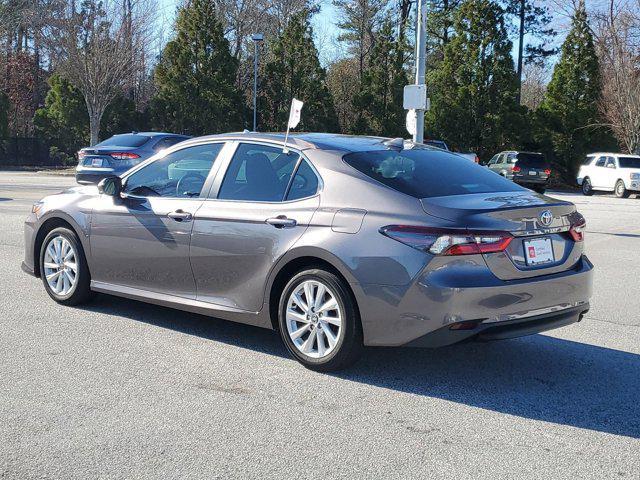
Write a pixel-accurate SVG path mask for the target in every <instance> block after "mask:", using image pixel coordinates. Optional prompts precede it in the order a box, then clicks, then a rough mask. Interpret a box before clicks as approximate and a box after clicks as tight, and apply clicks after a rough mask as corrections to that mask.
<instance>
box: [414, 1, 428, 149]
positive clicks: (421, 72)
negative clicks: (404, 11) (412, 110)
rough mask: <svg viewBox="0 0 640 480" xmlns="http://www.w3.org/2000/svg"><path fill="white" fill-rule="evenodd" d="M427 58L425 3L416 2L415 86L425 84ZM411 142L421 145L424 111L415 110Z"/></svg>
mask: <svg viewBox="0 0 640 480" xmlns="http://www.w3.org/2000/svg"><path fill="white" fill-rule="evenodd" d="M426 56H427V2H426V0H418V11H417V15H416V85H424V84H425V71H426ZM413 141H414V142H416V143H422V142H423V141H424V110H423V109H420V110H416V131H415V133H414V134H413Z"/></svg>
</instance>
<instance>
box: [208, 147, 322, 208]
mask: <svg viewBox="0 0 640 480" xmlns="http://www.w3.org/2000/svg"><path fill="white" fill-rule="evenodd" d="M228 143H233V144H234V145H233V150H231V149H230V152H229V154H228V156H226V157H225V158H224V159H223V160H224V163H223V164H221V165H220V168H219V169H218V173H217V174H216V178H215V179H214V180H213V182H212V184H211V188H210V189H209V193H208V195H207V196H206V197H205V199H204V200H205V201H207V200H215V201H218V202H235V203H259V204H267V205H268V204H272V205H282V204H288V203H294V202H301V201H303V200H308V199H310V198H314V197H317V196H318V195H320V193H321V192H322V190H323V188H324V181H323V179H322V176H321V175H320V173H318V169H317V168H316V167H315V165H314V164H313V162H311V160H309V158H308V157H307V156H306V155H305V154H304V153H303V152H302V150H300V149H298V148H295V147H290V146H287V149H288V150H289V151H290V152H294V153H297V154H298V155H299V157H298V161H297V162H296V165H295V167H294V169H293V170H292V172H291V178H289V183H288V184H287V188H286V189H285V192H284V195H283V197H282V200H280V201H266V200H238V199H235V198H219V195H220V188H221V187H222V182H223V181H224V177H225V175H226V174H227V171H228V169H229V167H230V166H231V162H232V161H233V157H234V156H235V153H236V151H237V150H238V148H239V147H240V144H249V145H261V146H265V147H272V148H283V147H284V146H283V145H282V144H281V143H277V142H269V141H259V140H231V141H229V142H228ZM303 159H304V160H305V161H306V162H307V164H309V166H310V167H311V169H312V170H313V173H314V174H315V176H316V177H317V178H318V189H317V190H316V193H314V194H313V195H309V196H307V197H302V198H296V199H295V200H286V198H287V195H289V190H290V189H291V184H292V182H293V178H294V177H295V176H296V174H297V172H298V168H299V167H300V164H301V162H302V160H303Z"/></svg>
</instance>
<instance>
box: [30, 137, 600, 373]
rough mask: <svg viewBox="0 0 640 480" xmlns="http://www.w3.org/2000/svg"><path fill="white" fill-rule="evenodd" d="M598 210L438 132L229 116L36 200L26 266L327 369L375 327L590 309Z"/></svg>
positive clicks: (379, 332)
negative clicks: (267, 339) (242, 333)
mask: <svg viewBox="0 0 640 480" xmlns="http://www.w3.org/2000/svg"><path fill="white" fill-rule="evenodd" d="M584 228H585V222H584V218H583V217H582V216H581V215H580V214H579V213H578V212H577V211H576V208H575V206H574V205H573V204H571V203H568V202H564V201H559V200H554V199H551V198H549V197H545V196H543V195H540V194H536V193H533V192H531V191H529V190H526V189H524V188H522V187H520V186H518V185H516V184H514V183H512V182H510V181H508V180H506V179H504V178H502V177H500V176H498V175H495V174H494V173H492V172H490V171H489V170H487V169H485V168H483V167H480V166H478V165H475V164H474V163H471V162H469V161H467V160H466V159H464V158H461V157H459V156H457V155H453V154H450V153H448V152H445V151H442V150H439V149H434V148H431V147H428V146H425V145H417V144H413V143H411V142H405V141H402V140H401V139H384V138H374V137H355V136H341V135H331V134H300V135H294V136H291V137H290V138H289V143H288V145H286V146H285V145H284V138H283V136H282V135H279V134H256V133H244V134H228V135H217V136H209V137H202V138H195V139H191V140H188V141H186V142H182V143H180V144H178V145H176V146H174V147H172V148H170V149H168V150H166V151H164V152H162V153H159V154H158V155H156V156H154V157H152V158H150V159H149V160H147V161H145V162H143V163H142V164H140V165H138V166H137V167H135V168H134V169H132V170H130V171H128V172H127V173H126V174H124V175H123V176H122V177H109V178H106V179H105V180H103V181H102V182H101V183H100V185H98V186H89V187H76V188H72V189H70V190H68V191H66V192H62V193H60V194H57V195H52V196H49V197H46V198H45V199H43V200H42V201H40V202H37V203H36V204H35V205H34V206H33V210H32V214H31V215H30V216H29V218H28V219H27V221H26V224H25V237H26V254H25V261H24V263H23V269H24V270H25V271H27V272H29V273H31V274H33V275H36V276H38V277H41V278H42V280H43V284H44V288H45V289H46V291H47V292H48V294H49V295H50V296H51V297H52V298H53V299H54V300H55V301H57V302H59V303H62V304H66V305H76V304H79V303H81V302H85V301H88V300H89V299H90V297H91V295H92V294H93V293H94V292H101V293H106V294H110V295H118V296H122V297H127V298H131V299H135V300H141V301H145V302H150V303H155V304H159V305H164V306H168V307H173V308H177V309H181V310H186V311H189V312H197V313H201V314H205V315H211V316H215V317H219V318H223V319H227V320H232V321H237V322H242V323H247V324H251V325H256V326H260V327H265V328H272V329H276V330H278V331H279V332H280V335H281V336H282V339H283V341H284V344H285V345H286V347H287V348H288V350H289V351H290V353H291V354H292V355H293V356H294V357H295V358H296V359H297V360H299V361H300V362H301V363H302V364H304V365H305V366H307V367H309V368H313V369H316V370H322V371H328V370H335V369H338V368H342V367H345V366H346V365H348V364H349V363H351V362H353V361H354V360H355V359H356V358H357V356H358V354H359V353H360V352H361V350H362V348H363V346H367V345H393V346H400V345H406V346H422V347H437V346H444V345H450V344H453V343H457V342H461V341H464V340H469V339H478V340H492V339H503V338H511V337H516V336H521V335H528V334H532V333H536V332H540V331H544V330H548V329H552V328H556V327H560V326H563V325H567V324H570V323H573V322H576V321H579V320H580V319H581V318H582V317H583V315H584V314H585V313H586V312H587V310H588V309H589V298H590V296H591V291H592V269H593V267H592V264H591V263H590V262H589V260H588V259H587V257H586V256H585V255H584V253H583V237H584Z"/></svg>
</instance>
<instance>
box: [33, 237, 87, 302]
mask: <svg viewBox="0 0 640 480" xmlns="http://www.w3.org/2000/svg"><path fill="white" fill-rule="evenodd" d="M40 276H41V277H42V283H44V288H45V290H46V291H47V293H48V294H49V296H50V297H51V298H53V299H54V300H55V301H56V302H58V303H61V304H63V305H77V304H79V303H83V302H85V301H87V300H88V299H89V298H90V297H91V294H92V292H91V290H90V288H89V284H90V283H91V279H90V276H89V269H88V267H87V260H86V259H85V256H84V251H83V250H82V245H81V244H80V241H79V240H78V237H77V236H76V234H75V233H74V232H72V231H71V230H69V229H68V228H63V227H61V228H55V229H53V230H51V231H50V232H49V233H48V234H47V236H46V237H45V239H44V241H43V242H42V247H41V248H40Z"/></svg>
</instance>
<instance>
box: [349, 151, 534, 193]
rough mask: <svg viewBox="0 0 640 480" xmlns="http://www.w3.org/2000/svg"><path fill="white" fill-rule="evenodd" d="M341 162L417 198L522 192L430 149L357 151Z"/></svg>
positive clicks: (485, 171) (491, 174) (481, 169)
mask: <svg viewBox="0 0 640 480" xmlns="http://www.w3.org/2000/svg"><path fill="white" fill-rule="evenodd" d="M344 161H345V162H347V163H348V164H349V165H351V166H352V167H354V168H356V169H357V170H359V171H361V172H362V173H364V174H365V175H367V176H369V177H371V178H373V179H375V180H377V181H378V182H380V183H383V184H384V185H386V186H388V187H391V188H393V189H395V190H398V191H400V192H402V193H406V194H407V195H411V196H412V197H416V198H427V197H443V196H448V195H464V194H468V193H494V192H520V191H524V189H523V188H522V187H520V186H518V185H516V184H515V183H513V182H511V181H509V180H507V179H506V178H504V177H501V176H500V175H498V174H497V173H494V172H492V171H491V170H489V169H488V168H486V167H481V166H479V165H476V164H475V163H473V162H470V161H469V160H467V159H466V158H464V157H460V156H458V155H452V154H450V153H447V152H443V151H439V150H433V149H415V150H402V151H393V150H384V151H373V152H357V153H350V154H347V155H345V156H344Z"/></svg>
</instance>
